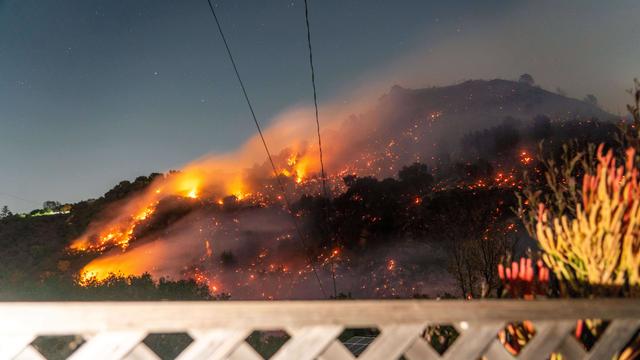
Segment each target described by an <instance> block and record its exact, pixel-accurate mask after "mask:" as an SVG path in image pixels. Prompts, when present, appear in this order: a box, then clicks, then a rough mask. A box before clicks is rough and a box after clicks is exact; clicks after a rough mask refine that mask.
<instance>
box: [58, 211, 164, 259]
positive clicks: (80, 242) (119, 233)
mask: <svg viewBox="0 0 640 360" xmlns="http://www.w3.org/2000/svg"><path fill="white" fill-rule="evenodd" d="M157 204H158V203H157V202H154V203H152V204H150V205H148V206H145V207H144V208H142V209H141V210H140V211H139V212H137V213H135V214H134V215H133V216H131V217H130V219H129V220H128V221H126V222H125V223H124V224H115V225H112V226H110V227H107V228H106V230H104V231H102V232H101V233H100V234H99V236H98V240H97V241H91V239H90V238H88V237H82V238H80V239H77V240H76V241H74V242H73V243H72V244H71V246H70V248H71V249H72V250H75V251H104V250H105V249H107V248H108V247H111V246H116V247H120V248H121V249H122V250H125V249H126V248H127V247H128V246H129V243H130V241H131V239H132V238H133V235H134V232H135V230H136V227H137V226H138V225H139V224H140V223H141V222H143V221H145V220H147V219H148V218H149V217H150V216H151V215H153V213H154V212H155V210H156V206H157Z"/></svg>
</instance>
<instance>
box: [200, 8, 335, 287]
mask: <svg viewBox="0 0 640 360" xmlns="http://www.w3.org/2000/svg"><path fill="white" fill-rule="evenodd" d="M207 3H208V4H209V9H211V14H212V15H213V18H214V20H215V21H216V25H217V27H218V32H219V33H220V37H221V38H222V42H223V43H224V47H225V49H227V55H229V60H230V61H231V65H233V71H234V72H235V74H236V78H237V79H238V83H239V84H240V88H242V94H243V95H244V99H245V101H246V102H247V106H248V107H249V110H250V112H251V117H252V118H253V122H254V124H255V125H256V129H258V134H259V135H260V140H262V145H263V146H264V150H265V152H266V153H267V157H268V158H269V163H270V164H271V168H272V169H273V175H274V177H275V179H276V182H277V183H278V186H279V187H280V190H281V191H282V197H283V199H284V201H285V205H286V206H287V210H288V211H289V213H290V214H291V219H292V221H293V226H294V227H295V230H296V232H297V233H298V237H299V238H300V241H301V242H302V246H303V247H304V250H305V252H307V258H308V261H309V265H310V266H311V269H312V270H313V274H314V275H315V278H316V280H317V281H318V286H319V287H320V291H322V295H323V296H324V297H326V296H327V293H326V292H325V290H324V286H323V285H322V281H321V280H320V276H318V271H317V270H316V267H315V266H314V265H313V259H312V258H311V257H310V256H309V253H308V249H309V248H308V247H307V244H306V241H305V239H304V236H303V235H302V231H301V230H300V226H299V225H298V221H297V220H296V216H295V215H294V214H293V212H292V211H291V202H290V201H289V197H288V196H287V191H286V189H285V188H284V185H283V184H282V180H281V179H280V176H278V169H277V168H276V165H275V162H274V161H273V157H272V156H271V151H269V146H267V141H266V140H265V138H264V135H263V133H262V128H261V127H260V123H258V119H257V117H256V114H255V112H254V111H253V106H252V105H251V101H250V100H249V95H247V90H246V89H245V87H244V83H243V82H242V78H241V77H240V72H239V71H238V67H237V66H236V62H235V60H234V59H233V55H232V54H231V49H230V48H229V43H228V42H227V38H226V37H225V36H224V32H223V31H222V26H221V25H220V21H219V20H218V16H217V15H216V11H215V10H214V8H213V5H212V4H211V0H207Z"/></svg>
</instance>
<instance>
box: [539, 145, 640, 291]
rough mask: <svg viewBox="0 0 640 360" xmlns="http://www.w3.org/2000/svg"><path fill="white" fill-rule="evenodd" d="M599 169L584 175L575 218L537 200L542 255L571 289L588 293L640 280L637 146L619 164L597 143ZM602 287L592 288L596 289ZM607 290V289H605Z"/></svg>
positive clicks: (620, 287) (615, 288) (634, 284)
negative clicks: (580, 197)
mask: <svg viewBox="0 0 640 360" xmlns="http://www.w3.org/2000/svg"><path fill="white" fill-rule="evenodd" d="M597 159H598V166H597V170H596V172H595V174H586V175H585V176H584V178H583V181H582V183H583V184H582V194H581V196H582V203H581V204H580V203H578V204H577V205H576V212H575V216H574V218H572V219H570V218H569V217H568V216H567V215H562V216H559V217H558V216H556V217H553V215H551V214H550V212H549V211H547V209H546V208H545V205H544V204H542V203H541V204H539V209H538V216H537V223H536V238H537V240H538V242H539V244H540V247H541V249H542V251H543V255H542V258H543V260H544V261H545V263H546V264H547V266H549V268H551V269H552V271H553V272H554V273H555V275H556V276H557V277H558V278H559V279H560V280H561V282H562V283H565V284H568V286H569V288H570V289H569V290H572V292H574V293H579V294H581V295H585V291H589V292H590V293H591V294H592V295H598V294H600V295H604V294H609V295H610V294H611V292H610V290H614V291H615V292H619V291H620V290H622V289H623V287H624V285H625V284H627V285H629V286H630V287H631V289H634V288H637V287H638V285H640V179H639V178H638V170H637V168H636V167H635V150H634V149H633V148H629V149H628V150H627V152H626V161H625V164H624V165H622V166H617V165H616V159H615V157H614V155H613V152H612V151H611V150H609V151H607V153H606V154H603V145H601V146H600V147H599V148H598V153H597ZM594 291H595V292H598V293H596V294H594V293H593V292H594ZM603 291H604V293H603Z"/></svg>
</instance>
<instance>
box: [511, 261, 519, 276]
mask: <svg viewBox="0 0 640 360" xmlns="http://www.w3.org/2000/svg"><path fill="white" fill-rule="evenodd" d="M511 274H512V275H513V278H514V279H517V278H518V263H517V262H515V261H514V262H513V263H511Z"/></svg>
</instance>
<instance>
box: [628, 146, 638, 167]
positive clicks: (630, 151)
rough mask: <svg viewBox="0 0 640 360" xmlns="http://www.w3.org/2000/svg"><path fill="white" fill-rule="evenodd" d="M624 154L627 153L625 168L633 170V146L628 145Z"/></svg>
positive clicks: (634, 152) (634, 151)
mask: <svg viewBox="0 0 640 360" xmlns="http://www.w3.org/2000/svg"><path fill="white" fill-rule="evenodd" d="M626 155H627V162H626V168H627V170H633V162H634V160H635V157H636V150H635V149H634V148H632V147H630V148H628V149H627V151H626Z"/></svg>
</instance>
